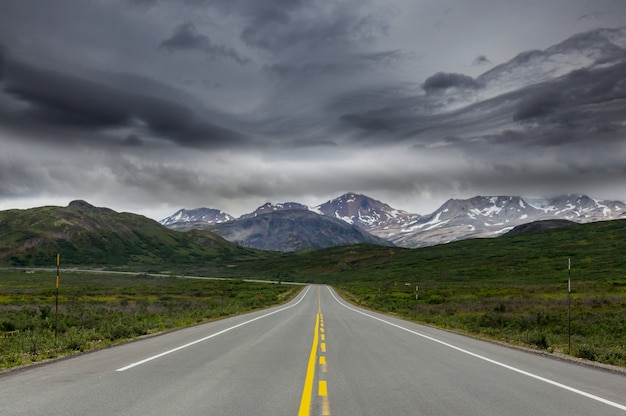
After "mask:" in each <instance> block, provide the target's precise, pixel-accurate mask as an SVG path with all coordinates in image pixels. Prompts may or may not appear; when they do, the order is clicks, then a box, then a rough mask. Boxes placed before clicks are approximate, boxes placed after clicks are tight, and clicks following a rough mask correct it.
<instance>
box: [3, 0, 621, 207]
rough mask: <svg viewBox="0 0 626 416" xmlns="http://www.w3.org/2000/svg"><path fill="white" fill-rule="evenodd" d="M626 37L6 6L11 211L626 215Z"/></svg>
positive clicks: (597, 6)
mask: <svg viewBox="0 0 626 416" xmlns="http://www.w3.org/2000/svg"><path fill="white" fill-rule="evenodd" d="M609 11H610V12H609ZM581 16H584V18H581ZM528 21H533V22H534V26H533V30H532V31H530V30H528V26H527V23H526V22H528ZM625 26H626V4H625V3H624V2H623V1H622V0H598V1H597V2H593V4H590V3H589V2H586V1H584V0H551V1H550V2H542V3H541V4H539V3H538V4H537V5H536V7H527V6H526V5H524V4H522V3H520V2H514V1H504V2H494V1H491V0H477V1H476V2H472V4H471V5H470V4H469V3H468V2H467V1H462V0H451V1H450V2H447V3H446V4H445V5H444V4H442V3H441V2H440V1H436V0H419V1H415V2H405V1H400V0H385V1H380V0H364V1H361V0H358V1H357V0H347V1H342V2H336V1H333V0H322V1H319V2H316V3H311V2H306V1H303V0H268V1H255V0H212V1H197V0H167V1H166V0H124V1H114V2H82V1H77V0H57V1H55V2H49V1H44V0H19V1H18V0H6V1H2V2H0V42H1V44H0V175H1V178H2V181H1V182H2V184H1V185H0V209H5V208H14V207H29V206H34V205H39V204H67V203H68V202H69V201H70V200H72V199H84V200H87V201H89V202H90V203H92V204H95V205H99V206H108V207H111V208H113V209H116V210H130V211H133V212H138V213H143V214H145V215H149V216H151V217H152V218H155V219H161V218H164V217H165V216H167V215H170V214H171V213H172V212H174V211H176V210H178V209H180V208H183V207H184V208H195V207H199V206H208V207H211V208H218V209H222V210H224V211H227V212H229V213H230V214H231V215H239V214H243V213H245V212H250V211H252V210H253V209H254V208H256V207H257V206H258V205H261V204H263V203H265V202H267V201H273V202H284V201H298V202H302V203H306V204H310V205H317V204H319V203H321V202H324V201H325V200H328V199H330V198H334V197H336V196H338V195H340V194H342V193H344V192H348V191H354V192H361V193H365V194H367V195H370V196H372V197H375V198H376V199H379V200H382V201H384V202H386V203H389V204H390V205H392V206H394V207H396V208H399V209H404V210H407V211H411V212H417V213H422V214H427V213H428V212H430V211H431V210H433V209H435V208H437V207H438V206H439V205H441V203H443V202H445V201H446V200H447V199H449V198H466V197H471V196H474V195H478V194H488V195H495V194H509V195H535V196H553V195H556V194H562V193H586V194H589V195H591V196H594V197H599V198H608V199H622V200H626V190H625V188H624V186H623V183H624V181H626V168H625V165H624V162H623V160H626V149H625V148H624V140H623V138H624V137H626V136H625V135H626V124H625V116H624V114H626V75H625V74H626V29H624V27H625ZM620 28H621V29H620ZM61 160H62V161H63V163H59V161H61Z"/></svg>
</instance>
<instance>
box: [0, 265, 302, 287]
mask: <svg viewBox="0 0 626 416" xmlns="http://www.w3.org/2000/svg"><path fill="white" fill-rule="evenodd" d="M0 270H23V271H24V272H28V271H30V270H35V271H42V272H51V273H56V270H57V269H56V267H54V268H53V267H0ZM61 271H63V272H67V273H93V274H119V275H127V276H137V275H140V274H145V275H148V276H155V277H178V278H182V279H201V280H236V281H239V282H249V283H272V284H285V285H298V286H305V285H307V283H299V282H286V281H283V280H281V281H278V280H261V279H240V278H237V277H206V276H187V275H184V274H176V273H146V272H120V271H112V270H102V269H77V268H73V267H70V268H62V269H61Z"/></svg>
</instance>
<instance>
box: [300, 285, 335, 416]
mask: <svg viewBox="0 0 626 416" xmlns="http://www.w3.org/2000/svg"><path fill="white" fill-rule="evenodd" d="M320 338H321V340H322V342H321V343H320ZM318 348H319V349H320V350H321V352H322V353H324V354H325V353H326V334H325V332H324V317H323V315H322V308H321V303H320V290H319V288H318V289H317V314H316V315H315V332H314V333H313V345H311V354H310V355H309V364H308V366H307V372H306V378H305V379H304V388H303V389H302V400H301V401H300V410H299V411H298V416H309V415H310V413H311V400H312V397H313V382H314V380H315V367H316V363H317V359H316V358H317V351H318ZM319 364H320V366H321V368H322V372H326V368H327V363H326V356H325V355H320V360H319ZM317 395H318V396H320V397H321V399H322V409H321V410H322V412H321V413H322V415H323V416H327V415H330V406H329V403H328V386H327V383H326V380H319V381H318V387H317Z"/></svg>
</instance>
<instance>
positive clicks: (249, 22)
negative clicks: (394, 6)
mask: <svg viewBox="0 0 626 416" xmlns="http://www.w3.org/2000/svg"><path fill="white" fill-rule="evenodd" d="M242 3H245V7H244V5H242V7H241V8H240V9H239V12H241V10H245V11H244V12H243V13H241V16H242V17H243V18H244V19H245V21H246V23H245V24H244V27H243V30H242V32H241V39H242V40H243V41H244V42H245V43H246V44H247V45H249V46H251V47H255V48H261V49H265V50H267V51H270V52H275V53H279V52H284V50H285V49H291V48H304V49H305V50H314V49H320V48H322V49H324V48H331V47H332V48H337V47H339V48H341V47H342V46H345V45H347V44H354V43H361V42H367V41H371V40H373V39H377V38H380V37H381V36H384V35H385V34H386V33H387V31H388V29H389V23H388V19H389V16H388V13H385V12H384V11H383V10H380V9H377V10H368V9H367V7H366V6H365V5H364V4H363V3H362V2H332V1H322V2H318V3H315V4H312V3H309V2H305V1H301V0H295V1H292V0H267V1H262V2H259V1H255V0H252V1H244V2H242ZM220 6H222V7H224V6H225V5H224V2H220ZM226 7H228V9H229V10H232V6H226Z"/></svg>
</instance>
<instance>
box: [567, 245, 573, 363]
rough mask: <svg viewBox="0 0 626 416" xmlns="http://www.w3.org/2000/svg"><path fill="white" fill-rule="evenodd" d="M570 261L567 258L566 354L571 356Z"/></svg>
mask: <svg viewBox="0 0 626 416" xmlns="http://www.w3.org/2000/svg"><path fill="white" fill-rule="evenodd" d="M571 321H572V259H571V257H568V258H567V353H568V354H570V355H571V354H572V329H571V328H572V325H571Z"/></svg>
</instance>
